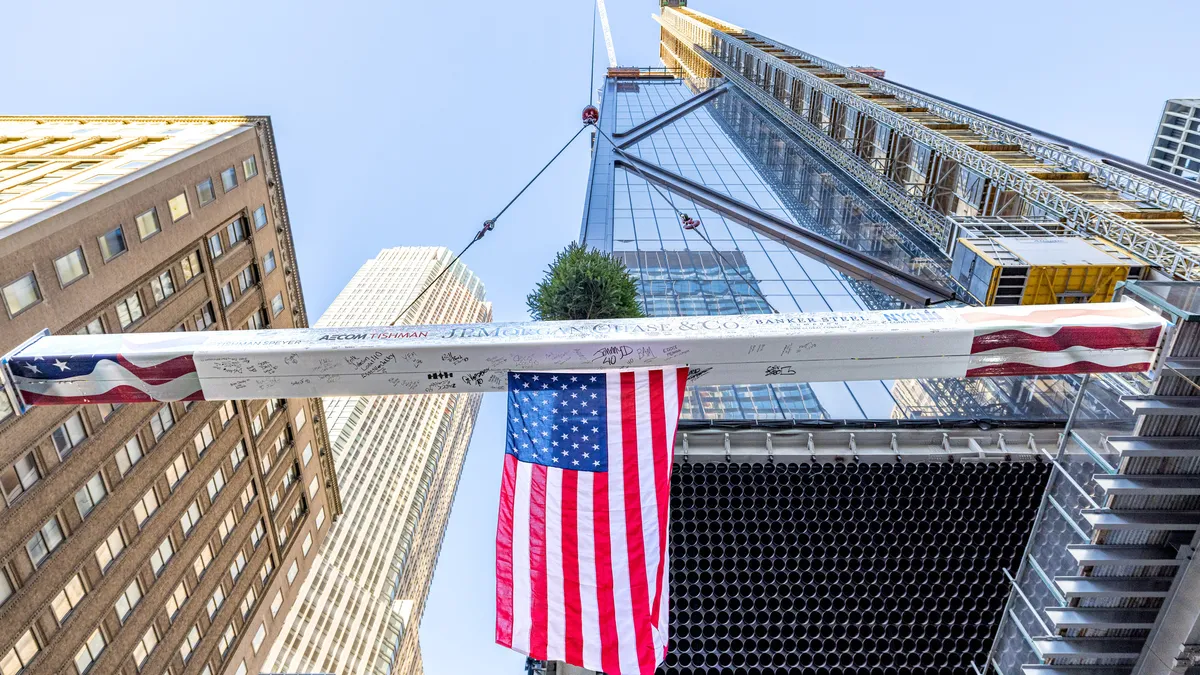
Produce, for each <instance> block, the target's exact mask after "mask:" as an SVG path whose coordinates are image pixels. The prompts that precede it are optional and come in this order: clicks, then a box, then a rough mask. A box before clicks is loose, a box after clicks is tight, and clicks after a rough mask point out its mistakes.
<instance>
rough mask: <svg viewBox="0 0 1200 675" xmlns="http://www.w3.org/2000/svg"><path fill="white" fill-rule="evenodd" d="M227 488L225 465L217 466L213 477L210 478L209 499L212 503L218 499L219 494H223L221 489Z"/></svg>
mask: <svg viewBox="0 0 1200 675" xmlns="http://www.w3.org/2000/svg"><path fill="white" fill-rule="evenodd" d="M224 489H225V467H217V470H216V471H215V472H214V473H213V475H212V478H209V479H208V501H209V503H212V502H214V501H216V499H217V495H219V494H221V490H224Z"/></svg>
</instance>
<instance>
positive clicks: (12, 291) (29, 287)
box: [4, 272, 42, 316]
mask: <svg viewBox="0 0 1200 675" xmlns="http://www.w3.org/2000/svg"><path fill="white" fill-rule="evenodd" d="M41 301H42V292H41V290H39V289H38V284H37V279H35V278H34V276H33V272H30V273H29V274H26V275H25V276H23V277H21V278H20V279H17V280H16V281H14V282H12V283H11V284H9V285H7V286H5V287H4V306H5V307H7V308H8V315H9V316H16V315H18V314H20V313H21V312H24V311H25V310H27V309H29V308H30V307H33V306H34V305H36V304H38V303H39V302H41Z"/></svg>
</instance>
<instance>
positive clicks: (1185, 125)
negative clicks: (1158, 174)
mask: <svg viewBox="0 0 1200 675" xmlns="http://www.w3.org/2000/svg"><path fill="white" fill-rule="evenodd" d="M1147 162H1148V163H1149V164H1150V166H1152V167H1154V168H1156V169H1162V170H1163V171H1170V172H1171V173H1173V174H1175V175H1176V176H1181V177H1183V178H1186V179H1188V180H1200V98H1173V99H1171V100H1169V101H1167V103H1166V105H1165V106H1163V113H1162V118H1160V119H1159V121H1158V131H1157V132H1155V134H1154V143H1153V144H1152V147H1151V148H1150V159H1149V160H1147Z"/></svg>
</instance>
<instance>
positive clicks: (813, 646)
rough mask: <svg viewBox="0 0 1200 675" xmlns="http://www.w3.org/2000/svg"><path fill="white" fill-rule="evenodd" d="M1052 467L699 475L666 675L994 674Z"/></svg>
mask: <svg viewBox="0 0 1200 675" xmlns="http://www.w3.org/2000/svg"><path fill="white" fill-rule="evenodd" d="M1047 474H1048V467H1047V465H1043V464H1040V463H1031V462H1022V463H989V464H962V463H954V464H952V463H943V464H856V465H844V464H837V465H833V464H824V465H812V464H804V465H797V464H755V465H750V464H741V465H736V464H685V465H677V466H676V467H675V475H674V479H673V481H672V488H671V521H672V522H671V561H670V562H671V602H672V604H671V651H670V654H669V656H668V658H667V661H666V663H665V664H664V666H663V667H661V668H660V669H659V672H660V673H664V674H674V673H703V674H705V675H708V674H714V675H715V674H716V673H722V674H724V673H733V674H741V673H745V674H749V673H814V674H816V673H821V674H822V675H839V674H842V673H845V674H849V673H854V674H856V675H858V674H863V675H875V674H879V675H893V674H894V675H901V674H905V675H908V674H913V675H916V674H926V673H928V674H933V673H937V674H939V675H941V674H943V673H968V672H971V670H970V665H969V664H970V663H972V662H974V663H976V664H979V665H980V666H982V665H983V660H984V657H985V656H986V654H987V650H988V648H989V646H990V645H991V640H992V636H993V634H994V632H995V629H996V625H997V623H998V621H999V617H1000V612H1001V611H1002V609H1003V604H1004V601H1005V599H1006V598H1007V596H1008V589H1009V585H1008V583H1007V582H1006V580H1005V578H1004V575H1003V573H1002V572H1001V571H1000V570H1001V568H1002V567H1006V568H1009V569H1016V565H1017V563H1018V561H1019V558H1020V554H1021V551H1022V550H1023V548H1024V545H1025V540H1026V537H1027V535H1028V533H1029V528H1030V526H1031V525H1032V522H1033V517H1034V514H1035V512H1036V510H1037V504H1038V500H1039V498H1040V496H1041V493H1042V489H1043V486H1044V485H1045V481H1046V477H1047Z"/></svg>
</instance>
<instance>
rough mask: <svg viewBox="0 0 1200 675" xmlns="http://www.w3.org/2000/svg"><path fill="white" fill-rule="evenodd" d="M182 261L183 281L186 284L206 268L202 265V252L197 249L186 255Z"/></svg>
mask: <svg viewBox="0 0 1200 675" xmlns="http://www.w3.org/2000/svg"><path fill="white" fill-rule="evenodd" d="M180 263H182V264H183V283H185V284H186V283H187V282H189V281H191V280H192V279H195V278H196V277H198V276H200V274H201V273H202V272H204V268H202V267H200V254H199V253H196V252H195V251H192V252H191V253H189V254H187V255H186V256H184V258H183V260H181V261H180Z"/></svg>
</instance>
